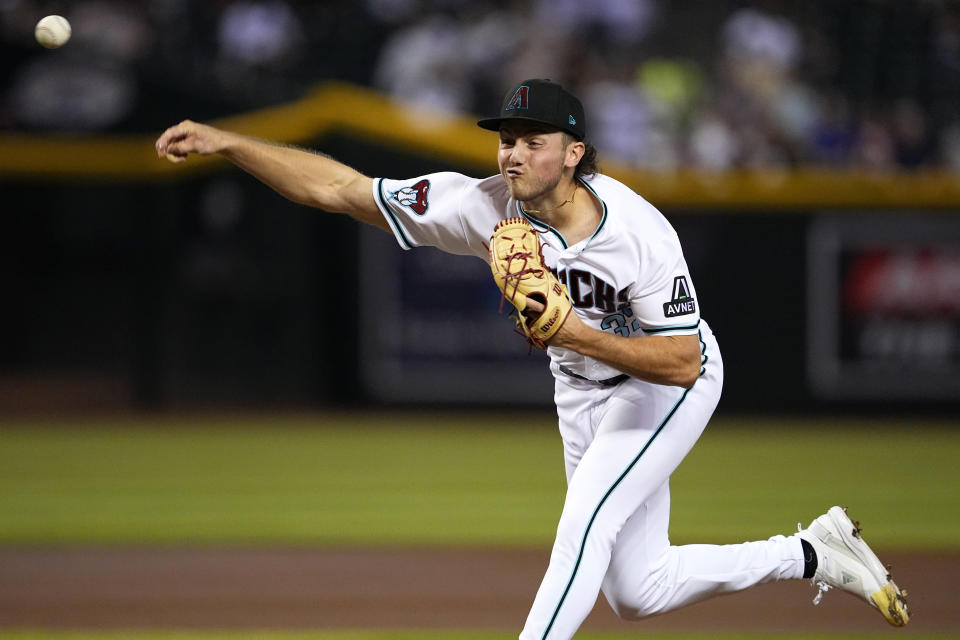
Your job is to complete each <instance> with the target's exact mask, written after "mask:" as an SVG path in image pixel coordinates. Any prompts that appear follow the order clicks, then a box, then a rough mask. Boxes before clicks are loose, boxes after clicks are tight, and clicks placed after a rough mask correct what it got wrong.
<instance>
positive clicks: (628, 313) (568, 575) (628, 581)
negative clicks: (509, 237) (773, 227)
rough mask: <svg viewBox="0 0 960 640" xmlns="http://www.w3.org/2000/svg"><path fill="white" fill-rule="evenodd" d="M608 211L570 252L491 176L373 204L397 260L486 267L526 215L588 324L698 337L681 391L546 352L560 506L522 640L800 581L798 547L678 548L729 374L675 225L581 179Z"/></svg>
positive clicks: (622, 189)
mask: <svg viewBox="0 0 960 640" xmlns="http://www.w3.org/2000/svg"><path fill="white" fill-rule="evenodd" d="M581 182H582V183H583V185H584V186H585V187H586V188H587V189H589V190H590V191H591V193H593V194H594V195H595V196H596V197H597V198H598V199H599V201H600V202H601V203H602V204H603V215H602V219H601V221H600V223H599V224H598V225H597V228H596V230H595V231H594V233H593V234H592V235H591V236H590V237H589V238H586V239H584V240H582V241H580V242H578V243H576V244H574V245H572V246H571V245H569V243H568V242H567V241H566V239H565V238H564V237H563V236H562V234H560V232H559V231H557V230H556V229H553V228H552V227H550V226H548V225H546V224H544V223H543V222H541V221H539V220H537V219H536V218H535V217H532V216H530V215H528V214H527V213H526V212H525V211H523V208H522V206H521V204H520V203H519V202H518V201H516V200H515V199H513V198H512V197H511V196H510V193H509V191H508V189H507V186H506V183H505V181H504V180H503V178H502V177H501V176H499V175H497V176H494V177H490V178H486V179H475V178H469V177H467V176H464V175H461V174H457V173H437V174H432V175H428V176H423V177H419V178H414V179H411V180H386V179H378V180H375V181H374V184H373V191H374V194H373V195H374V198H375V199H376V201H377V204H378V206H379V207H380V210H381V211H382V213H383V215H384V217H385V219H386V220H387V222H388V223H389V225H390V228H391V229H392V230H393V233H394V236H395V237H396V239H397V241H398V242H399V243H400V246H402V247H403V248H405V249H410V248H413V247H418V246H433V247H437V248H439V249H442V250H443V251H447V252H449V253H454V254H460V255H472V256H476V257H478V258H480V259H482V260H484V261H487V260H488V251H487V243H488V242H489V239H490V236H491V235H492V233H493V229H494V227H495V226H496V224H497V223H498V222H499V221H501V220H503V219H505V218H510V217H516V216H521V217H523V218H526V219H527V220H528V221H529V222H530V223H531V225H532V226H533V228H534V229H536V230H537V231H539V232H540V233H539V234H538V235H539V237H540V242H541V245H542V247H543V256H544V259H545V260H546V263H547V265H548V266H549V267H550V268H551V269H553V270H554V271H555V272H556V274H557V277H558V278H559V279H560V280H561V281H562V282H563V283H564V284H566V286H567V290H568V291H569V293H570V297H571V300H572V302H573V308H574V310H575V312H576V314H577V315H578V316H579V317H580V318H581V319H582V320H583V321H584V322H585V323H586V324H587V325H589V326H590V327H593V328H595V329H598V330H601V331H607V332H610V333H614V334H616V335H619V336H623V337H627V338H641V337H643V336H650V335H681V334H692V335H699V338H700V345H701V354H702V356H701V372H700V377H699V379H698V380H697V382H696V383H695V384H694V385H693V387H691V388H690V389H683V388H680V387H671V386H665V385H657V384H653V383H649V382H644V381H642V380H637V379H635V378H626V376H623V375H622V374H621V373H620V372H619V371H617V370H616V369H613V368H612V367H610V366H608V365H605V364H603V363H602V362H598V361H596V360H593V359H591V358H587V357H584V356H582V355H580V354H578V353H575V352H573V351H571V350H568V349H560V348H555V347H548V353H549V355H550V359H551V364H550V367H551V371H552V372H553V374H554V377H555V396H554V400H555V402H556V405H557V416H558V419H559V429H560V435H561V437H562V439H563V445H564V459H565V465H566V471H567V481H568V486H567V495H566V499H565V503H564V508H563V513H562V514H561V516H560V522H559V525H558V527H557V537H556V540H555V542H554V546H553V552H552V554H551V558H550V565H549V567H548V568H547V572H546V574H545V575H544V579H543V582H542V583H541V585H540V589H539V590H538V592H537V596H536V598H535V600H534V603H533V606H532V608H531V610H530V614H529V616H528V618H527V622H526V625H525V626H524V629H523V632H522V633H521V634H520V639H521V640H554V639H559V640H566V639H568V638H572V637H573V635H574V633H575V632H576V631H577V629H578V628H579V626H580V624H581V623H582V622H583V620H584V619H585V618H586V617H587V615H588V614H589V613H590V611H591V609H592V608H593V606H594V603H595V602H596V599H597V594H598V592H599V591H600V590H601V589H602V590H603V592H604V594H605V595H606V596H607V600H608V602H609V603H610V605H611V606H612V607H613V608H614V610H615V611H616V612H617V613H618V614H619V615H620V616H621V617H624V618H628V619H638V618H641V617H644V616H647V615H651V614H654V613H662V612H664V611H669V610H671V609H675V608H677V607H681V606H684V605H686V604H690V603H692V602H697V601H699V600H702V599H704V598H707V597H710V596H712V595H716V594H719V593H726V592H730V591H735V590H739V589H743V588H746V587H749V586H751V585H754V584H758V583H760V582H766V581H770V580H780V579H785V578H799V577H800V576H801V575H802V573H803V556H802V551H801V546H800V542H799V539H797V538H795V537H791V538H784V537H783V536H775V537H774V538H771V539H770V540H766V541H760V542H750V543H744V544H739V545H724V546H715V545H686V546H679V547H678V546H671V545H670V541H669V538H668V535H667V531H668V525H669V512H670V494H669V478H670V474H672V473H673V471H674V469H676V467H677V465H679V464H680V462H681V461H682V460H683V458H684V457H685V456H686V454H687V453H688V452H689V451H690V449H691V448H692V447H693V445H694V444H695V443H696V441H697V439H698V438H699V436H700V434H701V432H702V431H703V429H704V427H705V426H706V424H707V421H708V420H709V419H710V416H711V415H712V413H713V410H714V408H715V407H716V405H717V401H718V400H719V397H720V389H721V387H722V384H723V362H722V359H721V357H720V352H719V349H718V347H717V343H716V340H715V339H714V337H713V334H712V332H711V331H710V329H709V327H708V326H707V325H706V323H705V322H703V321H702V320H701V318H700V309H699V305H698V304H697V298H696V291H695V289H694V287H693V281H692V279H691V278H690V273H689V271H688V269H687V264H686V261H685V260H684V258H683V252H682V251H681V247H680V242H679V240H678V238H677V234H676V233H675V232H674V230H673V228H672V227H671V226H670V224H669V223H668V222H667V221H666V219H665V218H664V217H663V216H662V215H661V214H660V212H659V211H657V209H656V208H655V207H653V206H652V205H651V204H649V203H648V202H647V201H646V200H644V199H643V198H641V197H640V196H639V195H637V194H636V193H634V192H633V191H632V190H630V189H629V188H627V187H626V186H625V185H623V184H621V183H619V182H617V181H616V180H613V179H612V178H609V177H606V176H603V175H595V176H593V177H592V178H588V179H586V180H582V181H581Z"/></svg>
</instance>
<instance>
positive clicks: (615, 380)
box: [560, 365, 630, 387]
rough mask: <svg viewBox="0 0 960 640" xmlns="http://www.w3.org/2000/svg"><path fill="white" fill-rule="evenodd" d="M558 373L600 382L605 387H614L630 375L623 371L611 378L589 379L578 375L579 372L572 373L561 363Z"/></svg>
mask: <svg viewBox="0 0 960 640" xmlns="http://www.w3.org/2000/svg"><path fill="white" fill-rule="evenodd" d="M560 373H565V374H566V375H568V376H570V377H571V378H577V379H579V380H586V381H587V382H596V383H597V384H602V385H603V386H605V387H615V386H617V385H618V384H620V383H621V382H623V381H624V380H626V379H627V378H629V377H630V376H628V375H627V374H625V373H621V374H620V375H618V376H613V377H612V378H607V379H606V380H591V379H590V378H584V377H583V376H582V375H580V374H579V373H574V372H573V371H571V370H570V369H568V368H566V367H565V366H563V365H560Z"/></svg>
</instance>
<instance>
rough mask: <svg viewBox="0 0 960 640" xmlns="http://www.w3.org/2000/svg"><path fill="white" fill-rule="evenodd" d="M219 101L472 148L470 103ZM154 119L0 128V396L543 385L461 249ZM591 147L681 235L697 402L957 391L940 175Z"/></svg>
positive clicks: (113, 397) (250, 122) (955, 320)
mask: <svg viewBox="0 0 960 640" xmlns="http://www.w3.org/2000/svg"><path fill="white" fill-rule="evenodd" d="M423 122H430V123H431V126H430V127H429V128H424V127H423V125H422V123H423ZM416 123H420V124H419V125H416ZM221 124H223V125H224V126H228V127H230V128H233V129H237V130H241V131H246V132H249V133H252V134H255V135H258V136H261V137H265V138H269V139H274V140H280V141H283V142H288V143H295V144H301V145H304V146H308V147H311V148H317V149H320V150H322V151H324V152H326V153H329V154H331V155H333V156H334V157H337V158H340V159H342V160H344V161H346V162H347V163H348V164H351V165H352V166H355V167H357V168H358V169H360V170H362V171H364V172H365V173H368V174H370V175H389V176H391V177H404V176H410V177H412V176H416V175H420V174H423V173H426V172H431V171H437V170H447V169H450V170H458V171H463V172H466V173H469V174H471V175H476V176H483V175H488V174H489V173H492V172H493V171H495V167H494V166H493V163H492V160H493V157H494V154H493V147H494V145H495V137H493V136H492V134H488V133H485V132H483V131H481V130H479V129H477V128H476V127H474V126H473V125H472V120H471V119H469V118H464V119H442V118H424V115H423V114H412V113H411V112H409V111H406V110H404V109H402V108H398V107H396V106H394V105H391V104H389V103H388V102H386V101H385V100H384V99H382V98H381V97H379V96H376V95H374V94H370V93H367V92H365V91H362V90H359V89H356V88H352V87H345V86H337V85H330V86H327V87H324V88H321V89H320V90H318V91H317V93H315V94H313V95H311V96H309V97H308V98H306V99H304V100H303V101H301V102H299V103H295V104H292V105H285V106H281V107H277V108H275V109H271V110H268V111H265V112H258V113H254V114H247V115H244V116H238V117H234V118H229V119H226V120H224V121H223V122H222V123H221ZM154 137H155V136H154V134H153V133H151V134H149V135H144V136H139V137H138V136H134V137H125V138H117V139H107V140H104V139H98V140H89V139H68V138H29V137H23V136H6V137H0V189H2V191H3V197H4V201H5V203H7V204H6V205H5V206H4V208H3V213H2V214H0V215H2V219H3V221H4V228H5V229H6V230H7V233H5V234H3V236H2V239H0V243H2V245H3V246H2V252H0V253H2V255H0V263H2V265H3V269H2V275H0V278H2V279H3V280H2V284H3V288H4V291H5V292H6V293H7V302H8V304H7V305H6V312H5V313H4V314H2V319H0V331H2V335H3V336H4V341H3V342H4V347H3V350H2V351H0V376H2V377H0V411H2V410H12V409H16V408H37V407H43V406H45V405H48V404H50V403H56V402H58V401H59V402H67V403H68V404H69V402H74V403H76V402H80V404H84V403H86V404H88V405H91V404H92V405H94V406H96V405H98V404H100V405H111V404H113V405H117V406H129V405H138V406H151V407H184V406H197V405H201V406H224V405H237V404H241V405H267V406H276V405H282V406H289V405H293V406H316V405H330V404H334V405H337V404H343V403H346V404H356V403H371V402H373V403H378V402H384V403H394V402H414V403H432V402H435V401H438V400H439V401H441V402H447V403H463V402H467V403H471V404H488V403H491V402H500V401H503V400H504V399H506V401H507V402H515V403H533V404H536V405H544V406H546V405H549V403H550V379H549V376H548V374H547V373H546V371H545V369H544V366H543V358H542V356H540V355H537V354H534V355H533V356H528V355H527V349H526V346H525V344H524V343H523V341H522V340H521V339H519V338H518V337H517V336H514V335H513V334H512V333H511V331H510V321H509V320H507V319H506V318H504V317H502V316H499V315H498V314H497V300H496V289H495V288H494V287H493V285H492V283H491V282H489V279H488V278H487V275H486V268H485V266H484V265H483V264H482V263H481V262H480V261H474V260H469V259H462V258H453V257H449V256H445V255H442V254H439V253H437V252H433V251H431V250H419V251H414V252H402V251H401V250H400V249H399V248H398V247H396V245H395V244H394V243H393V242H392V241H391V240H390V238H389V236H386V235H385V234H379V233H378V232H376V231H373V230H371V229H368V228H361V225H357V224H355V223H353V222H352V221H350V220H347V219H344V218H342V217H340V216H328V215H322V214H320V215H318V214H317V212H314V211H312V210H308V209H306V208H303V207H299V206H296V205H293V204H291V203H288V202H286V201H284V200H283V199H282V198H280V197H279V196H277V195H276V194H275V193H273V192H272V191H271V190H269V189H267V188H265V187H263V186H262V185H260V184H258V183H257V182H255V181H254V180H253V179H251V178H250V177H249V176H247V175H246V174H244V173H242V172H240V171H238V170H236V169H233V168H232V167H229V166H228V165H226V164H224V163H223V162H222V161H218V160H216V159H202V160H198V161H193V160H192V161H191V162H188V163H186V164H185V165H182V166H178V167H174V166H172V165H169V164H168V163H165V162H162V161H159V160H157V159H156V156H155V155H154V154H153V150H152V141H153V138H154ZM604 170H605V171H606V172H608V173H610V174H612V175H614V176H616V177H618V178H620V179H622V180H624V181H625V182H626V183H627V184H629V185H631V186H632V187H633V188H635V189H636V190H637V191H638V192H640V193H641V194H643V195H645V196H646V197H647V198H648V199H649V200H651V201H652V202H653V203H654V204H656V205H658V206H659V207H660V208H661V209H662V210H663V211H664V213H665V214H666V215H667V216H668V218H670V220H671V222H672V223H673V224H674V226H675V227H676V229H677V231H678V233H679V234H680V237H681V240H682V241H683V243H684V247H685V251H686V256H687V259H688V262H689V263H690V266H691V269H692V272H693V275H694V279H695V283H696V286H697V289H698V295H699V297H700V299H701V300H700V307H701V309H702V310H703V315H704V317H705V318H707V319H708V321H709V322H710V324H711V325H712V327H713V328H714V331H715V332H716V333H717V335H718V338H719V340H720V344H721V348H722V349H723V351H724V355H725V362H726V366H727V377H726V391H725V396H724V400H723V402H722V405H721V408H722V409H727V410H734V411H753V410H757V411H776V410H784V409H785V410H791V411H807V410H813V411H818V410H831V411H832V410H836V409H842V408H854V409H871V410H887V409H889V408H905V409H941V410H944V409H945V410H951V409H955V408H956V407H957V405H958V404H960V403H958V399H960V388H958V382H957V381H960V375H958V374H960V302H958V300H960V295H958V294H960V217H958V215H957V213H958V211H960V180H958V179H957V177H956V176H949V175H943V174H934V173H930V174H925V173H916V174H910V175H900V174H898V175H873V174H852V173H841V172H823V171H812V170H811V171H801V172H796V173H790V174H777V173H759V174H723V175H700V174H694V173H679V174H676V175H671V176H662V175H652V174H640V173H636V172H632V171H629V170H626V169H624V168H622V167H617V166H605V167H604ZM465 283H467V284H465ZM50 381H56V384H50ZM530 381H532V382H530ZM77 389H80V390H81V391H79V392H78V391H77ZM71 398H72V400H69V402H68V399H71Z"/></svg>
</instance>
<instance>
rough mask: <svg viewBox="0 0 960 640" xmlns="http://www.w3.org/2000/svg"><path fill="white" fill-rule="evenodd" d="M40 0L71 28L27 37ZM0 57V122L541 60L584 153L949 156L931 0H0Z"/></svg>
mask: <svg viewBox="0 0 960 640" xmlns="http://www.w3.org/2000/svg"><path fill="white" fill-rule="evenodd" d="M57 11H59V12H62V13H67V14H68V18H69V19H70V20H71V22H72V23H73V27H74V37H73V40H72V41H71V42H70V44H69V45H68V46H67V47H65V48H63V49H61V50H58V51H53V52H50V51H46V50H42V49H40V48H39V47H38V46H37V45H36V43H35V42H33V37H32V31H33V25H34V24H35V23H36V20H37V18H38V17H39V16H42V15H44V14H47V13H55V12H57ZM211 34H212V35H211ZM0 55H2V59H3V64H2V65H0V83H2V86H3V90H2V93H0V96H2V97H0V128H4V129H10V128H25V129H56V130H62V131H84V130H107V131H109V130H131V129H137V130H142V129H154V130H155V129H157V128H160V127H163V126H166V125H167V124H169V122H170V121H171V120H173V119H176V118H180V117H188V116H189V117H195V118H205V117H214V116H216V115H223V114H225V113H232V112H237V111H242V110H245V109H250V108H254V107H259V106H264V105H267V104H272V103H277V102H284V101H289V100H293V99H296V98H297V97H299V96H300V95H302V94H303V93H304V92H305V91H307V90H309V88H310V87H311V86H312V85H314V84H316V83H319V82H322V81H324V80H326V79H329V78H344V79H347V80H349V81H352V82H361V83H365V84H369V85H371V86H374V87H376V88H378V89H380V90H382V91H383V92H385V93H387V94H388V95H390V96H393V97H395V98H397V99H399V100H403V101H405V102H409V103H413V104H415V105H419V106H422V107H424V108H429V109H430V110H432V111H434V112H439V113H450V114H453V113H474V114H478V113H489V112H492V111H494V110H495V109H496V108H497V107H498V106H499V100H500V99H501V97H502V93H503V91H504V90H505V89H506V88H507V87H508V86H509V85H511V84H512V83H513V82H515V81H516V79H517V78H527V77H545V78H551V79H553V80H555V81H558V82H561V83H563V84H566V85H568V86H569V87H570V88H571V89H573V90H574V91H575V92H578V93H579V94H580V95H581V96H582V97H583V99H584V100H585V102H587V103H588V109H589V112H590V125H589V131H588V137H590V138H592V139H593V142H594V143H595V144H596V145H597V146H598V148H599V149H600V152H601V159H603V158H610V159H611V160H613V161H616V162H622V163H625V164H628V165H632V166H636V167H642V168H644V169H648V170H656V171H672V170H675V169H676V168H678V167H679V166H682V165H684V164H691V165H693V166H698V167H703V168H707V169H709V170H723V169H727V168H735V167H751V168H752V167H782V166H794V165H798V164H805V163H813V164H823V165H828V166H831V167H844V166H852V167H870V168H893V167H926V166H931V165H935V164H937V163H940V164H942V165H943V166H947V167H951V168H954V169H955V168H956V166H957V162H956V156H957V151H956V147H957V144H958V143H957V142H956V138H957V133H956V131H957V127H958V125H957V113H958V112H960V109H958V106H960V4H957V3H954V2H948V1H946V0H924V1H920V0H916V1H909V2H906V1H905V2H898V3H876V2H874V3H837V2H834V1H833V0H778V1H777V2H768V1H761V0H714V1H713V2H710V3H669V2H660V1H658V0H592V1H591V2H583V1H582V0H536V1H535V2H531V3H515V2H508V1H507V0H363V1H362V2H360V3H356V2H350V1H349V0H329V1H327V2H324V3H294V2H291V1H289V0H218V1H217V2H209V3H196V2H190V1H189V0H138V1H128V2H120V1H113V0H85V1H84V0H78V1H77V2H73V3H70V4H69V6H65V5H64V4H63V3H59V2H52V1H49V2H48V1H43V0H0ZM430 121H431V120H430V119H424V118H419V119H418V120H417V123H418V124H423V123H424V122H430Z"/></svg>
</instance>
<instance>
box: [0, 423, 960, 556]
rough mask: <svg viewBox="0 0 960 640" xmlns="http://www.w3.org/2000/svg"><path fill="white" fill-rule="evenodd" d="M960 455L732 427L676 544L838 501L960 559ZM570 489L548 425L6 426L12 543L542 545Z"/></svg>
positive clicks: (855, 426)
mask: <svg viewBox="0 0 960 640" xmlns="http://www.w3.org/2000/svg"><path fill="white" fill-rule="evenodd" d="M531 420H534V422H535V423H534V424H530V423H531ZM518 425H519V426H518ZM958 457H960V423H942V422H927V423H916V422H907V421H895V420H887V421H869V422H868V421H850V420H835V421H832V420H824V419H819V420H817V421H815V422H812V423H807V422H804V421H798V420H749V421H732V420H729V419H727V420H718V421H716V422H715V423H713V424H712V425H711V426H710V427H709V428H708V431H707V433H706V434H705V435H704V437H703V438H702V439H701V441H700V443H698V445H697V447H696V448H695V449H694V451H693V452H692V453H691V454H690V456H689V457H688V458H687V460H686V461H685V462H684V463H683V465H681V467H680V469H679V471H678V472H677V473H676V474H675V475H674V477H673V481H672V488H673V521H672V525H671V533H672V537H673V539H674V540H675V541H677V542H680V543H683V542H696V541H702V542H730V541H737V540H743V539H750V538H756V537H766V536H769V535H772V534H773V533H780V532H783V533H787V532H790V531H792V530H794V529H795V528H796V524H797V522H798V521H803V522H804V524H806V522H807V521H808V520H809V519H810V518H811V517H813V516H815V515H818V514H819V513H821V512H822V511H823V510H824V509H825V508H826V507H827V506H829V505H831V504H835V503H837V504H845V505H848V506H850V507H851V512H852V513H854V515H855V516H856V517H857V518H859V519H860V520H861V521H862V522H864V525H865V527H866V528H867V531H868V535H869V539H870V541H871V543H872V544H874V545H875V546H879V547H885V548H931V549H956V548H957V547H958V546H960V491H958V490H957V489H958V487H960V468H958V466H957V465H956V464H955V461H956V460H957V459H958ZM563 488H564V481H563V471H562V462H561V448H560V442H559V437H558V436H557V434H556V429H555V426H554V421H553V417H552V416H551V415H550V413H549V412H545V413H544V415H543V416H539V417H534V418H531V416H530V415H529V414H503V415H495V414H487V413H483V414H444V413H437V414H432V413H424V414H417V413H402V414H399V415H398V416H395V417H392V416H388V415H386V414H383V413H380V414H374V415H355V414H349V413H343V414H318V415H309V416H272V417H265V416H260V417H251V416H242V417H223V416H194V417H181V418H149V419H145V418H128V419H120V418H111V419H104V420H98V419H86V420H79V421H78V420H73V421H71V422H69V423H62V422H58V421H55V420H45V421H29V420H24V421H13V420H9V419H8V420H6V421H3V422H0V513H2V514H3V517H2V518H0V543H8V544H9V543H69V544H74V543H95V544H101V543H108V544H109V543H121V544H138V543H162V544H171V543H172V544H176V543H190V544H196V543H208V544H220V543H241V544H278V543H279V544H298V545H357V544H371V545H397V544H400V545H510V546H530V545H538V546H545V545H548V544H549V543H550V542H551V540H552V537H553V532H554V529H555V526H556V518H557V517H558V514H559V511H560V506H561V503H562V496H563Z"/></svg>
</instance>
